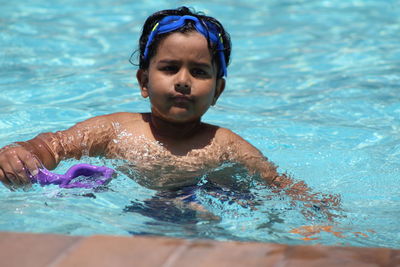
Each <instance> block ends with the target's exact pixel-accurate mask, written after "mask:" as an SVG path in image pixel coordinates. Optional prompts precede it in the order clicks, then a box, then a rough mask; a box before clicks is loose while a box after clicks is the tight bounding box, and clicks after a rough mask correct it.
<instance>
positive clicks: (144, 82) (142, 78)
mask: <svg viewBox="0 0 400 267" xmlns="http://www.w3.org/2000/svg"><path fill="white" fill-rule="evenodd" d="M136 79H137V81H138V83H139V86H140V92H141V94H142V96H143V97H144V98H146V97H148V96H149V92H148V83H149V72H148V71H147V70H143V69H138V71H137V72H136Z"/></svg>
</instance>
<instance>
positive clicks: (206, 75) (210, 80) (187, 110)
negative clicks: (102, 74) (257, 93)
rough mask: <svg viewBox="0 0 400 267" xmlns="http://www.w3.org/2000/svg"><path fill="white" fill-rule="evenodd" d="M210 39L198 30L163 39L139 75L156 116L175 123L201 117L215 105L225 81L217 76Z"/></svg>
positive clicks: (143, 93) (144, 92) (175, 34)
mask: <svg viewBox="0 0 400 267" xmlns="http://www.w3.org/2000/svg"><path fill="white" fill-rule="evenodd" d="M217 73H218V69H217V66H216V64H215V63H213V62H212V57H211V54H210V51H209V49H208V45H207V40H206V39H205V38H204V36H203V35H201V34H200V33H197V32H189V33H184V34H183V33H172V34H170V35H168V36H167V37H166V38H164V39H163V40H161V41H160V43H159V45H158V47H157V51H156V54H155V55H154V56H153V57H152V58H151V59H150V65H149V68H148V69H147V70H139V71H138V73H137V78H138V81H139V84H140V87H141V93H142V96H143V97H149V98H150V102H151V110H152V115H153V116H158V117H160V118H162V119H164V120H167V121H170V122H173V123H185V122H192V121H195V120H199V119H200V118H201V116H202V115H203V114H204V113H205V112H206V111H207V110H208V108H209V107H210V106H211V105H213V104H215V102H216V101H217V99H218V97H219V95H220V94H221V93H222V91H223V90H224V86H225V80H224V79H222V78H221V79H217Z"/></svg>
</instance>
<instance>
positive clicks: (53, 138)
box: [0, 115, 115, 187]
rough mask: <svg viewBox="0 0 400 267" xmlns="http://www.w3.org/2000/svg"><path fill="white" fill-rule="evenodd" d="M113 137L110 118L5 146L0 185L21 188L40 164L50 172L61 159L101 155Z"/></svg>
mask: <svg viewBox="0 0 400 267" xmlns="http://www.w3.org/2000/svg"><path fill="white" fill-rule="evenodd" d="M114 135H115V131H114V126H113V116H112V115H104V116H98V117H94V118H91V119H88V120H85V121H83V122H80V123H78V124H76V125H74V126H72V127H71V128H69V129H67V130H64V131H58V132H55V133H42V134H39V135H38V136H36V137H35V138H33V139H31V140H28V141H25V142H17V143H15V144H12V145H9V146H6V147H4V148H2V149H1V150H0V181H1V182H3V183H4V184H5V185H6V186H9V187H14V186H22V185H25V184H29V183H30V180H29V176H28V175H29V173H31V174H33V175H35V174H36V173H37V170H38V168H40V167H41V166H42V164H43V166H45V167H46V168H47V169H54V168H56V167H57V165H58V164H59V162H60V161H61V160H63V159H67V158H76V159H79V158H80V157H82V156H83V155H88V156H99V155H104V153H105V150H106V148H107V145H108V143H109V141H110V140H111V139H112V138H113V136H114Z"/></svg>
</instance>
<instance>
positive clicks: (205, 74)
mask: <svg viewBox="0 0 400 267" xmlns="http://www.w3.org/2000/svg"><path fill="white" fill-rule="evenodd" d="M190 72H191V74H192V75H193V76H195V77H208V76H210V74H209V73H208V71H206V70H204V69H202V68H193V69H192V70H191V71H190Z"/></svg>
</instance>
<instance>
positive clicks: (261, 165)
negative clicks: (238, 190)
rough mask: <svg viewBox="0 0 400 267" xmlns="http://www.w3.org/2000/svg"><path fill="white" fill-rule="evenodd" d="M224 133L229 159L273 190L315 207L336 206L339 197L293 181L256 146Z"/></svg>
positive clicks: (231, 133)
mask: <svg viewBox="0 0 400 267" xmlns="http://www.w3.org/2000/svg"><path fill="white" fill-rule="evenodd" d="M225 131H228V132H226V133H224V135H226V136H225V138H224V140H226V141H225V142H229V144H226V145H227V147H230V151H231V152H230V153H229V154H230V160H232V161H235V162H238V163H241V164H242V165H244V166H245V167H246V168H247V169H248V171H249V172H250V173H252V174H258V175H260V176H261V178H262V179H263V180H264V181H265V182H266V183H267V185H269V186H270V187H271V188H272V190H273V192H281V191H284V192H285V194H287V195H288V196H290V197H291V198H292V199H293V200H300V201H305V202H307V203H308V204H305V205H306V206H307V205H310V206H311V205H315V207H317V208H323V207H325V206H338V205H339V202H340V201H339V199H338V198H337V197H335V196H332V195H327V194H321V193H312V192H311V189H310V188H309V187H308V186H307V185H306V184H305V183H304V182H303V181H295V180H294V179H293V178H291V177H289V176H288V175H286V174H279V173H278V171H277V166H276V165H275V164H273V163H272V162H270V161H269V160H268V158H266V157H265V156H264V155H263V154H262V153H261V152H260V151H259V150H258V149H257V148H255V147H254V146H253V145H251V144H250V143H249V142H247V141H246V140H244V139H243V138H242V137H240V136H239V135H237V134H235V133H233V132H231V131H229V130H226V129H225Z"/></svg>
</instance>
